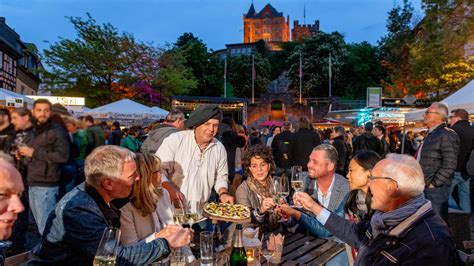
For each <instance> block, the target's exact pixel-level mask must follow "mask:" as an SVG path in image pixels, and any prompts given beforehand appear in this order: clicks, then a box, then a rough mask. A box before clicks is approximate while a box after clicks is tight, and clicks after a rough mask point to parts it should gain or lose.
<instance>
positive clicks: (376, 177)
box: [369, 175, 398, 187]
mask: <svg viewBox="0 0 474 266" xmlns="http://www.w3.org/2000/svg"><path fill="white" fill-rule="evenodd" d="M375 179H385V180H390V181H393V182H395V184H396V185H397V187H398V182H397V180H395V179H393V178H391V177H388V176H373V175H369V180H370V181H373V180H375Z"/></svg>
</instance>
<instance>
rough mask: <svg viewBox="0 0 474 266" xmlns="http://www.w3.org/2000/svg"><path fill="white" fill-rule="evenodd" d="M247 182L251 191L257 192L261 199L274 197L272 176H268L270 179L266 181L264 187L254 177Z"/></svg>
mask: <svg viewBox="0 0 474 266" xmlns="http://www.w3.org/2000/svg"><path fill="white" fill-rule="evenodd" d="M246 182H247V185H248V186H249V188H250V190H252V191H253V192H255V193H256V194H257V195H258V196H260V197H261V198H271V197H273V195H272V184H273V179H272V178H271V177H270V176H268V178H267V179H266V181H265V185H262V184H261V183H260V182H258V181H257V180H256V179H255V178H254V177H253V176H250V178H249V179H247V181H246Z"/></svg>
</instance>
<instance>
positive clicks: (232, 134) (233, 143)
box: [216, 117, 245, 184]
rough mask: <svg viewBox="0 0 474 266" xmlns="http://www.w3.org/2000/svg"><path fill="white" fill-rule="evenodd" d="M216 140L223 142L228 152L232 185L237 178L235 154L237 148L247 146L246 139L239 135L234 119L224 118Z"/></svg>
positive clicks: (228, 166) (230, 182)
mask: <svg viewBox="0 0 474 266" xmlns="http://www.w3.org/2000/svg"><path fill="white" fill-rule="evenodd" d="M216 139H218V140H220V142H222V145H224V148H225V151H226V152H227V168H228V171H229V184H232V182H233V181H234V177H235V152H236V150H237V148H242V147H244V146H245V138H244V137H242V136H240V135H238V134H237V129H236V125H235V121H234V119H232V118H231V117H224V118H223V119H222V122H221V123H220V124H219V130H218V131H217V135H216Z"/></svg>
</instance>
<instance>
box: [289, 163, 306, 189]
mask: <svg viewBox="0 0 474 266" xmlns="http://www.w3.org/2000/svg"><path fill="white" fill-rule="evenodd" d="M302 172H303V167H302V166H299V165H295V166H293V167H292V168H291V187H293V189H294V190H295V191H296V192H299V191H301V190H302V189H303V179H302Z"/></svg>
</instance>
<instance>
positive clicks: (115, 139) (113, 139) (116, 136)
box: [107, 128, 123, 146]
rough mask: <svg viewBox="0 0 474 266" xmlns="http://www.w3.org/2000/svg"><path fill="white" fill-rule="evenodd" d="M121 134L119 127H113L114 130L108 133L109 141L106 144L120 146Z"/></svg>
mask: <svg viewBox="0 0 474 266" xmlns="http://www.w3.org/2000/svg"><path fill="white" fill-rule="evenodd" d="M122 136H123V132H122V130H120V128H118V129H115V130H114V131H112V132H111V133H110V137H109V143H107V144H109V145H117V146H120V142H121V141H122Z"/></svg>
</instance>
